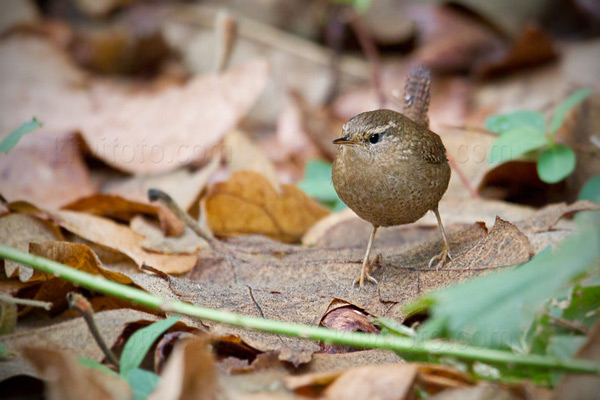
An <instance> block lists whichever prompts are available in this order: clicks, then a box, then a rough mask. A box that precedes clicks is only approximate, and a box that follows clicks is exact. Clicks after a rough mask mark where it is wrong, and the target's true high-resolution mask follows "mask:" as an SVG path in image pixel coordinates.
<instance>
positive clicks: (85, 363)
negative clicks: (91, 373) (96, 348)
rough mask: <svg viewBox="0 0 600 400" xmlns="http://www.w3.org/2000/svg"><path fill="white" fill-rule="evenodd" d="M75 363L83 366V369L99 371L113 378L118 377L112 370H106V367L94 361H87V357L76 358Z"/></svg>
mask: <svg viewBox="0 0 600 400" xmlns="http://www.w3.org/2000/svg"><path fill="white" fill-rule="evenodd" d="M77 362H78V363H79V364H80V365H83V366H84V367H88V368H93V369H98V370H100V371H104V372H106V373H109V374H112V375H115V376H119V375H118V374H117V373H116V372H115V371H113V370H112V369H110V368H108V367H107V366H106V365H104V364H100V363H99V362H98V361H94V360H92V359H89V358H87V357H79V358H77Z"/></svg>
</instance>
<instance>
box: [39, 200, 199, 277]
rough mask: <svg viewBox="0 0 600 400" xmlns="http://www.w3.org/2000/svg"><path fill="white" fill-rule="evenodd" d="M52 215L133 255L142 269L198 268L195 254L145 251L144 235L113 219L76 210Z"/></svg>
mask: <svg viewBox="0 0 600 400" xmlns="http://www.w3.org/2000/svg"><path fill="white" fill-rule="evenodd" d="M48 214H49V215H50V216H51V218H52V219H53V220H54V221H55V222H56V223H57V224H58V225H60V226H62V227H63V228H65V229H66V230H68V231H70V232H73V233H75V234H77V235H79V236H81V237H82V238H84V239H86V240H89V241H91V242H94V243H97V244H100V245H103V246H106V247H109V248H111V249H113V250H118V251H120V252H121V253H123V254H125V255H127V256H129V257H130V258H131V259H132V260H133V261H135V263H136V264H137V265H138V267H141V266H142V264H143V263H144V262H146V263H147V264H149V265H151V266H153V267H154V268H156V269H158V270H160V271H163V272H166V273H170V274H178V273H179V274H180V273H183V272H187V271H189V270H190V269H192V268H193V267H194V265H196V261H197V260H196V256H195V255H172V254H156V253H150V252H148V251H146V250H144V249H142V247H141V242H142V241H143V240H144V237H143V236H142V235H139V234H137V233H135V232H134V231H132V230H131V229H130V228H129V227H127V226H124V225H121V224H118V223H116V222H113V221H111V220H109V219H106V218H101V217H97V216H95V215H89V214H85V213H79V212H75V211H48Z"/></svg>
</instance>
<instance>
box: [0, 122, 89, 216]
mask: <svg viewBox="0 0 600 400" xmlns="http://www.w3.org/2000/svg"><path fill="white" fill-rule="evenodd" d="M3 133H4V132H0V136H1V135H3ZM0 175H2V177H3V178H2V180H0V192H1V193H2V195H3V196H4V197H5V198H6V199H8V200H9V201H16V200H25V201H29V202H32V203H35V204H37V205H39V206H40V207H48V208H59V207H60V206H62V205H64V204H67V203H69V202H71V201H74V200H76V199H78V198H80V197H84V196H88V195H90V194H92V193H93V192H94V191H95V189H96V188H95V186H94V184H93V183H92V181H91V180H90V176H89V172H88V169H87V166H86V165H85V163H84V162H83V158H82V156H81V153H80V151H79V147H78V145H77V141H76V138H75V136H74V135H52V134H48V133H37V132H36V133H35V135H29V136H25V137H23V139H22V140H21V141H20V142H19V143H18V144H17V146H16V147H15V148H14V149H12V150H11V151H10V152H9V153H8V154H3V155H1V156H0Z"/></svg>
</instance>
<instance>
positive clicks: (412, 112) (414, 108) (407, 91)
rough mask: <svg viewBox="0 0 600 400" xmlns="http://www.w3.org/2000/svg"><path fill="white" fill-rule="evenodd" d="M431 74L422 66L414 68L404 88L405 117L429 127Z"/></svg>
mask: <svg viewBox="0 0 600 400" xmlns="http://www.w3.org/2000/svg"><path fill="white" fill-rule="evenodd" d="M430 86H431V73H430V71H429V70H428V69H425V68H423V67H422V66H419V67H415V68H413V69H412V70H411V71H410V73H409V74H408V78H406V84H405V86H404V115H406V116H407V117H408V118H410V119H412V120H413V121H415V122H416V123H418V124H421V125H423V126H426V127H428V126H429V117H428V116H427V114H428V112H429V101H430V99H431V93H430Z"/></svg>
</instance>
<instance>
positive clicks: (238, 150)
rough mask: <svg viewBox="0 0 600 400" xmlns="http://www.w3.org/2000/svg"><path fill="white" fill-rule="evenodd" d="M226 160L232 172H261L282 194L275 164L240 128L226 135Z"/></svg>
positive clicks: (224, 143) (224, 144)
mask: <svg viewBox="0 0 600 400" xmlns="http://www.w3.org/2000/svg"><path fill="white" fill-rule="evenodd" d="M223 146H224V148H225V162H226V163H227V165H228V167H229V169H230V170H231V172H236V171H242V170H246V171H254V172H256V173H258V174H261V175H262V176H264V177H265V178H267V180H268V181H269V183H270V184H271V185H272V186H273V187H274V188H275V190H276V191H277V193H279V194H281V185H280V184H279V178H278V177H277V171H276V170H275V166H274V165H273V163H272V162H271V160H269V159H268V158H267V156H265V154H264V153H263V152H262V150H261V149H260V148H259V147H258V146H257V145H256V144H254V143H253V142H252V141H251V140H250V138H249V137H248V136H247V135H246V134H244V133H243V132H240V131H238V130H233V131H231V132H229V133H228V134H227V135H226V136H225V140H224V142H223Z"/></svg>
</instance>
